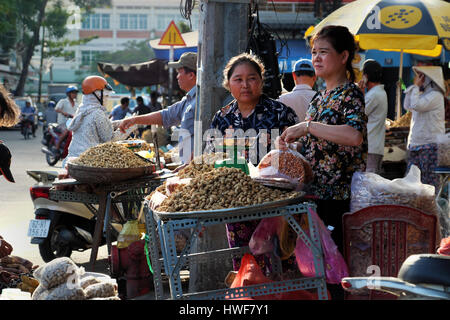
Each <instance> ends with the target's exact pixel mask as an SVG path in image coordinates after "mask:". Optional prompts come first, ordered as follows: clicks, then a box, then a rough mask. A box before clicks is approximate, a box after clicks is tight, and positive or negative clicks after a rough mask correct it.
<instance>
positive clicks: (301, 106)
mask: <svg viewBox="0 0 450 320" xmlns="http://www.w3.org/2000/svg"><path fill="white" fill-rule="evenodd" d="M292 77H293V78H294V82H295V87H294V88H293V89H292V91H291V92H288V93H285V94H282V95H281V96H280V97H279V98H278V101H280V102H283V103H284V104H285V105H287V106H289V107H291V108H292V109H294V111H295V113H296V114H297V116H298V119H299V120H300V121H304V120H305V116H306V110H308V107H309V103H310V102H311V100H312V98H313V97H314V96H315V95H316V93H317V92H316V91H315V90H313V89H312V88H313V87H314V84H315V83H316V73H315V71H314V67H313V65H312V62H311V60H309V59H300V60H298V61H297V62H296V63H295V65H294V71H293V72H292Z"/></svg>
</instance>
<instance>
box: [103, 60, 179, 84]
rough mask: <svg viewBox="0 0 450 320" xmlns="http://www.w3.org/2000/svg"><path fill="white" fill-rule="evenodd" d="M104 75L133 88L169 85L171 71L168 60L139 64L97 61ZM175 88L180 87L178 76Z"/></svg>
mask: <svg viewBox="0 0 450 320" xmlns="http://www.w3.org/2000/svg"><path fill="white" fill-rule="evenodd" d="M97 66H98V69H99V71H100V72H101V73H102V74H103V75H107V76H110V77H111V78H113V79H114V80H115V81H117V82H119V83H121V84H123V85H125V86H129V87H133V88H143V87H148V86H152V85H162V86H164V87H168V81H169V71H168V67H167V60H161V59H153V60H150V61H147V62H143V63H137V64H114V63H105V62H99V63H97ZM173 78H174V79H173V80H174V82H173V83H174V84H173V88H178V84H177V81H176V77H175V76H174V77H173Z"/></svg>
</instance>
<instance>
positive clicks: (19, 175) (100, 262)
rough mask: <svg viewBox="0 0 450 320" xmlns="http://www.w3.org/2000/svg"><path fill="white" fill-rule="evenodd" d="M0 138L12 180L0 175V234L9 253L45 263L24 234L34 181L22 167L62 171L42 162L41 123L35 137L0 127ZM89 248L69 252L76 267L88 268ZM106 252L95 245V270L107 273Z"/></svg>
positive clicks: (32, 216) (32, 215)
mask: <svg viewBox="0 0 450 320" xmlns="http://www.w3.org/2000/svg"><path fill="white" fill-rule="evenodd" d="M0 140H3V142H4V143H5V145H6V146H8V148H9V149H10V151H11V154H12V159H11V172H12V174H13V176H14V180H15V183H10V182H8V181H7V180H6V179H5V178H4V177H3V176H0V235H1V236H2V237H3V238H4V239H5V240H7V241H8V242H9V243H10V244H11V245H12V246H13V252H12V255H15V256H19V257H22V258H25V259H28V260H30V261H31V262H33V264H34V265H43V264H45V262H44V261H43V260H42V258H41V256H40V255H39V248H38V246H37V245H33V244H31V243H30V238H29V237H28V236H27V231H28V223H29V221H30V219H33V218H34V208H33V202H32V201H31V197H30V191H29V190H30V187H31V186H32V185H33V184H34V183H35V180H34V179H33V178H31V177H29V176H28V175H27V173H26V170H52V171H58V172H59V171H62V170H63V169H62V167H61V164H62V162H61V161H59V162H58V163H57V164H56V165H55V166H54V167H51V166H49V165H48V164H47V162H46V161H45V155H44V153H42V152H41V147H42V144H41V140H42V126H39V128H38V129H37V130H36V138H31V139H30V140H25V139H24V138H23V136H22V135H21V133H20V130H11V129H0ZM90 254H91V250H90V249H89V250H86V251H84V252H73V253H72V255H71V258H72V260H73V261H74V262H75V263H76V264H77V265H78V266H84V267H85V268H86V270H87V271H88V266H89V263H88V262H89V258H90ZM107 257H108V251H107V248H106V246H102V247H100V248H99V252H98V258H97V262H96V268H95V271H96V272H101V273H106V274H109V272H108V270H107Z"/></svg>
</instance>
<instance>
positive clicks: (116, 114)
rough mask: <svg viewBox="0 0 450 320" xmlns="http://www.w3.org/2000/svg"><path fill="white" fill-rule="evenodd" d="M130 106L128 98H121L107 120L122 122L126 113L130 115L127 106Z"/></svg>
mask: <svg viewBox="0 0 450 320" xmlns="http://www.w3.org/2000/svg"><path fill="white" fill-rule="evenodd" d="M129 105H130V98H128V97H123V98H122V99H120V104H118V105H116V106H115V107H114V108H113V109H112V111H111V114H110V115H109V118H110V119H112V120H113V121H117V120H122V119H123V118H125V116H126V115H127V113H131V111H130V108H128V106H129Z"/></svg>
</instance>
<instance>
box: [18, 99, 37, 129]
mask: <svg viewBox="0 0 450 320" xmlns="http://www.w3.org/2000/svg"><path fill="white" fill-rule="evenodd" d="M21 112H22V121H21V127H22V130H23V127H24V125H25V124H26V123H31V130H32V133H33V137H36V125H35V124H34V117H35V116H36V114H37V113H36V108H35V107H33V106H32V105H31V103H30V101H26V102H25V106H24V107H23V108H22V110H21Z"/></svg>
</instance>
